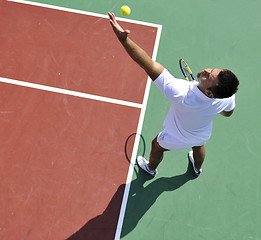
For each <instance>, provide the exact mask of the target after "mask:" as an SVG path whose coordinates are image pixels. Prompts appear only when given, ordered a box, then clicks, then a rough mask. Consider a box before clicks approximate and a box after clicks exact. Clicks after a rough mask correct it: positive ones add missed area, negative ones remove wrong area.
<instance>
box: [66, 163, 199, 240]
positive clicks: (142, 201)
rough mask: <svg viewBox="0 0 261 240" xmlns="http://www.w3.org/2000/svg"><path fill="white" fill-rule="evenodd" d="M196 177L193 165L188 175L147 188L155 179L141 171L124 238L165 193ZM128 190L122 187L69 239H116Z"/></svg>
mask: <svg viewBox="0 0 261 240" xmlns="http://www.w3.org/2000/svg"><path fill="white" fill-rule="evenodd" d="M188 162H189V161H188ZM195 178H196V176H195V175H194V172H193V169H192V165H191V163H190V162H189V164H188V168H187V171H186V172H185V173H184V174H181V175H178V176H174V177H161V178H157V179H156V180H155V181H153V182H151V183H150V184H149V185H148V186H146V187H144V186H143V185H144V183H145V182H146V181H148V180H151V177H150V176H149V175H148V174H147V173H145V172H143V171H139V172H137V178H136V179H135V180H133V181H132V183H131V189H130V192H129V198H128V205H127V210H126V214H125V220H124V225H123V229H122V233H121V237H124V236H126V235H127V234H128V233H130V232H131V231H132V230H133V229H134V228H135V227H136V226H137V224H138V222H139V221H140V219H141V218H142V217H143V216H144V214H145V213H146V212H147V211H148V210H149V208H150V207H151V206H152V205H153V204H154V203H155V201H156V200H157V198H158V197H159V196H160V195H161V194H162V193H163V192H166V191H175V190H176V189H178V188H180V187H181V186H183V185H184V184H185V183H187V182H188V181H190V180H193V179H195ZM124 188H125V184H122V185H120V186H119V188H118V190H117V191H116V193H115V194H114V196H113V198H112V200H111V201H110V203H109V205H108V207H107V208H106V209H105V211H104V212H103V213H102V214H101V215H99V216H97V217H95V218H93V219H91V220H90V221H88V222H87V223H86V224H85V225H84V226H83V227H82V228H81V229H80V230H79V231H78V232H76V233H75V234H73V235H72V236H71V237H69V238H68V239H67V240H76V239H77V240H92V239H96V240H104V239H106V240H113V239H114V236H115V231H116V229H115V227H116V226H117V221H118V215H119V211H120V206H121V200H122V196H123V192H124Z"/></svg>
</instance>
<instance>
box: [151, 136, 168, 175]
mask: <svg viewBox="0 0 261 240" xmlns="http://www.w3.org/2000/svg"><path fill="white" fill-rule="evenodd" d="M165 151H169V150H167V149H165V148H163V147H161V146H160V145H159V143H158V142H157V137H155V138H154V140H153V141H152V143H151V152H150V160H149V164H148V167H149V169H150V170H151V171H155V170H156V168H157V167H158V165H159V164H160V162H161V161H162V159H163V154H164V152H165Z"/></svg>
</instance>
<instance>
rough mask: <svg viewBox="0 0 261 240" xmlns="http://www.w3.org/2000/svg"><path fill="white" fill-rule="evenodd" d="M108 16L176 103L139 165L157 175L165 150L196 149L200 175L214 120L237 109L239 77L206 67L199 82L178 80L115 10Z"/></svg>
mask: <svg viewBox="0 0 261 240" xmlns="http://www.w3.org/2000/svg"><path fill="white" fill-rule="evenodd" d="M108 15H109V18H110V23H111V26H112V28H113V30H114V32H115V34H116V36H117V37H118V39H119V41H120V42H121V44H122V45H123V47H124V48H125V50H126V51H127V53H128V54H129V56H130V57H131V58H132V59H133V60H134V61H135V62H136V63H138V64H139V65H140V67H142V68H143V69H144V70H145V71H146V73H147V74H148V75H149V76H150V78H151V79H152V81H154V83H155V84H156V85H157V87H158V88H159V89H160V90H161V91H162V92H163V94H164V95H165V96H166V97H167V98H168V99H169V100H170V101H171V103H172V105H171V107H170V110H169V113H168V115H167V117H166V119H165V121H164V126H165V129H164V130H163V131H162V132H161V133H159V134H158V136H156V137H155V139H154V140H153V141H152V147H151V153H150V159H149V161H147V160H146V159H145V158H143V157H141V156H139V157H138V158H137V162H138V165H139V167H141V168H142V169H143V170H144V171H146V172H147V173H149V174H150V175H152V176H155V175H156V174H157V170H156V168H157V166H158V165H159V163H160V162H161V161H162V159H163V153H164V152H165V151H169V150H171V151H178V150H181V149H188V148H192V151H190V152H189V154H188V158H189V160H190V161H191V163H192V165H193V168H194V172H195V174H196V175H200V173H201V172H202V164H203V161H204V159H205V148H204V145H205V143H206V141H207V140H208V139H209V138H210V135H211V131H212V119H213V118H214V117H215V116H216V115H218V114H221V115H223V116H225V117H229V116H231V115H232V113H233V111H234V108H235V93H236V92H237V90H238V85H239V81H238V79H237V77H236V76H235V75H234V74H233V73H232V72H231V71H229V70H227V69H204V70H202V71H200V72H199V73H198V74H197V78H198V81H199V82H198V83H196V82H194V83H191V82H187V81H184V80H180V79H176V78H175V77H173V76H172V75H171V74H170V73H169V72H168V71H167V69H165V68H164V67H163V66H162V65H161V64H159V63H157V62H155V61H153V60H152V59H151V58H150V57H149V56H148V54H147V53H146V52H145V51H144V50H143V49H142V48H140V47H139V46H138V45H137V44H135V43H134V42H133V41H132V40H131V39H130V38H129V37H128V34H129V33H130V31H129V30H123V29H122V28H121V26H120V25H119V24H118V23H117V21H116V19H115V15H114V14H113V13H108Z"/></svg>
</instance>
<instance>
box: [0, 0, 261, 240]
mask: <svg viewBox="0 0 261 240" xmlns="http://www.w3.org/2000/svg"><path fill="white" fill-rule="evenodd" d="M18 2H22V3H18ZM45 4H46V5H45ZM123 4H127V5H129V6H130V7H131V9H132V13H131V15H130V16H128V17H126V18H124V19H121V24H122V25H123V26H124V27H126V28H129V29H130V30H131V38H132V39H133V40H134V41H135V42H137V43H138V44H139V45H140V46H142V47H143V48H144V49H145V50H146V51H147V52H148V53H149V55H150V56H152V57H153V58H154V59H157V61H158V62H160V63H161V64H162V65H163V66H165V67H166V68H167V69H168V70H169V71H170V72H171V73H173V74H174V75H175V76H177V77H182V73H181V72H180V70H179V66H178V60H179V59H180V58H184V59H186V60H187V61H188V62H189V64H190V66H191V68H192V71H193V72H195V73H196V72H197V71H199V70H202V69H204V68H207V67H210V68H229V69H231V70H232V71H234V72H235V73H236V74H237V76H238V78H239V80H240V89H239V92H238V94H237V99H236V103H237V107H236V111H235V113H234V114H233V116H232V117H231V118H224V117H222V116H218V117H217V118H216V119H215V121H214V129H213V134H212V137H211V139H210V141H209V142H208V143H207V145H206V151H207V156H206V161H205V163H204V166H203V174H202V175H201V176H200V177H199V178H194V175H193V174H192V171H191V166H190V165H189V163H188V160H187V151H180V152H176V153H173V152H168V153H166V154H165V157H164V161H163V163H162V164H161V165H160V166H159V169H158V170H159V174H158V175H157V176H156V177H155V178H153V179H152V178H150V177H148V176H147V175H146V174H145V173H143V172H140V171H139V169H138V167H137V166H136V165H135V166H134V168H133V167H132V164H129V162H128V161H127V160H126V157H125V151H124V145H125V142H126V139H127V138H128V136H130V135H131V134H132V133H135V132H137V131H138V132H139V131H142V135H143V136H144V139H145V142H146V152H145V157H148V156H149V151H150V142H151V140H152V139H153V138H154V137H155V136H156V135H157V134H158V132H160V131H161V130H162V123H163V120H164V118H165V116H166V114H167V112H168V109H169V106H170V103H169V102H168V101H167V100H166V99H165V98H164V96H163V95H162V94H161V93H160V92H159V91H158V89H157V88H156V87H155V86H154V85H153V84H151V85H150V80H149V79H148V78H147V76H146V74H145V73H144V72H143V71H142V70H140V69H139V67H138V66H137V65H136V64H135V63H133V62H132V61H131V59H130V58H129V57H128V56H127V55H126V53H125V51H124V49H123V48H122V46H121V45H120V44H119V42H118V41H117V39H116V37H115V36H114V34H113V32H112V30H111V26H110V25H109V22H108V19H107V17H106V13H107V11H114V12H115V13H116V16H118V17H120V14H119V9H120V7H121V6H122V5H123ZM260 7H261V3H260V2H258V1H252V2H245V1H241V0H240V1H235V0H232V1H229V2H227V1H224V0H221V1H205V0H200V1H196V2H195V1H192V0H189V1H187V2H185V3H184V2H182V1H174V2H173V1H169V0H168V1H163V2H160V3H154V2H153V3H152V2H149V1H136V0H134V1H126V2H124V3H123V2H121V1H114V0H109V1H104V0H98V1H93V2H90V1H83V0H74V1H69V0H65V1H62V2H61V1H57V0H45V1H44V0H42V1H25V2H23V1H17V2H16V1H6V0H2V1H0V12H1V14H0V18H1V21H0V26H1V28H0V29H1V35H0V36H1V37H0V38H1V44H0V51H1V56H0V59H1V60H0V77H1V78H0V86H1V87H0V92H1V102H0V106H1V109H0V121H1V124H0V129H1V134H0V143H1V151H0V161H1V171H0V172H1V175H0V176H1V183H0V187H1V198H0V199H1V201H0V202H1V208H0V209H1V210H0V211H1V214H0V216H1V221H0V222H1V223H0V238H1V239H8V240H16V239H23V240H24V239H26V240H31V239H56V240H57V239H61V240H62V239H70V240H74V239H108V240H110V239H152V240H154V239H167V240H169V239H171V240H172V239H229V240H231V239H261V230H260V224H261V216H260V213H261V203H260V190H261V187H260V179H261V176H260V142H261V141H260V128H258V126H257V123H258V122H260V120H261V114H260V111H259V100H258V94H259V90H260V83H259V79H258V78H257V77H256V76H258V66H257V64H258V60H259V57H260V55H261V52H260V51H261V50H260V48H259V47H258V46H259V45H258V44H259V39H260V35H261V34H260V33H261V31H260V30H261V21H260V18H259V9H260ZM144 9H146V11H144ZM134 76H135V77H134ZM138 141H139V139H138V138H136V139H133V142H132V143H131V144H130V146H129V147H130V151H132V149H134V153H136V150H138V153H141V152H142V151H143V146H142V142H138ZM138 144H139V147H138ZM135 149H136V150H135ZM134 158H135V156H134Z"/></svg>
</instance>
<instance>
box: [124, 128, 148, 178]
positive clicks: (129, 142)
mask: <svg viewBox="0 0 261 240" xmlns="http://www.w3.org/2000/svg"><path fill="white" fill-rule="evenodd" d="M135 143H137V144H139V145H138V149H137V153H136V152H134V151H133V149H134V148H135ZM134 150H135V149H134ZM124 151H125V157H126V159H127V161H128V162H129V163H131V161H132V157H134V156H132V155H133V154H135V155H136V156H135V162H136V157H137V156H142V157H144V156H145V153H146V142H145V139H144V137H143V136H142V134H140V133H132V134H130V135H129V136H128V138H127V139H126V141H125V145H124ZM133 164H135V163H133ZM134 171H135V172H136V173H137V170H136V169H135V168H134Z"/></svg>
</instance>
